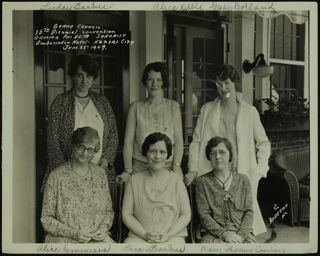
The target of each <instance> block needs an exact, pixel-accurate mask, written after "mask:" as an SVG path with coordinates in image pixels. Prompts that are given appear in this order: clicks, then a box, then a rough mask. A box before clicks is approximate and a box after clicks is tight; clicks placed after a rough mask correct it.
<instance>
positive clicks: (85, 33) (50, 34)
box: [34, 23, 134, 51]
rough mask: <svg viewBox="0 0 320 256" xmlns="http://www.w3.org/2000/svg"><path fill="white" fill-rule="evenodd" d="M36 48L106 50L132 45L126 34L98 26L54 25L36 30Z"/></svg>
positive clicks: (132, 42)
mask: <svg viewBox="0 0 320 256" xmlns="http://www.w3.org/2000/svg"><path fill="white" fill-rule="evenodd" d="M34 41H35V45H36V46H58V47H61V49H62V50H64V51H67V50H101V51H104V50H107V49H108V47H109V46H115V45H122V46H124V45H129V46H130V45H133V44H134V41H133V40H131V39H129V36H128V34H127V33H119V32H116V31H114V30H109V29H105V28H103V27H101V26H99V25H85V24H78V25H70V24H58V23H56V24H54V25H53V26H51V27H44V28H40V29H37V30H36V31H35V34H34Z"/></svg>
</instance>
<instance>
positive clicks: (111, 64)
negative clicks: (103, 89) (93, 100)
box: [103, 57, 118, 86]
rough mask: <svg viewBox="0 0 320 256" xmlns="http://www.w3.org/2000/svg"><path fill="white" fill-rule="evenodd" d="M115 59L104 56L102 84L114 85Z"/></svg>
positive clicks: (115, 73)
mask: <svg viewBox="0 0 320 256" xmlns="http://www.w3.org/2000/svg"><path fill="white" fill-rule="evenodd" d="M117 66H118V65H117V61H116V59H115V58H112V57H106V58H104V66H103V69H104V85H107V86H116V85H115V81H116V76H117Z"/></svg>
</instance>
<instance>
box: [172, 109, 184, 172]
mask: <svg viewBox="0 0 320 256" xmlns="http://www.w3.org/2000/svg"><path fill="white" fill-rule="evenodd" d="M173 120H174V122H173V125H174V152H173V166H172V169H173V171H175V172H176V173H177V174H179V175H182V170H181V167H180V165H181V161H182V156H183V136H182V119H181V112H180V107H179V104H176V105H175V109H174V114H173Z"/></svg>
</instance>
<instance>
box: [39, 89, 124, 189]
mask: <svg viewBox="0 0 320 256" xmlns="http://www.w3.org/2000/svg"><path fill="white" fill-rule="evenodd" d="M89 94H90V98H91V99H92V101H93V103H94V104H95V107H96V108H97V110H98V112H99V114H100V116H101V118H102V120H103V123H104V127H103V140H102V141H103V144H102V145H101V147H102V157H104V158H105V159H107V161H108V163H109V168H108V171H107V175H108V179H109V180H114V179H115V170H114V168H113V163H114V159H115V157H116V153H117V148H118V129H117V125H116V121H115V117H114V113H113V110H112V108H111V106H110V103H109V101H108V99H107V98H106V97H105V96H103V95H101V94H99V93H96V92H93V91H90V90H89ZM74 127H75V96H74V93H73V89H71V90H69V91H67V92H65V93H63V94H59V95H58V96H57V97H56V98H55V99H54V100H53V102H52V104H51V106H50V110H49V114H48V127H47V151H48V161H49V162H48V166H47V170H46V173H45V177H44V180H43V185H42V190H43V188H44V185H45V182H46V180H47V178H48V175H49V173H50V171H52V170H53V169H55V168H56V167H58V166H59V165H60V164H62V163H63V162H65V161H67V158H66V156H65V151H66V148H67V143H68V139H69V137H70V136H71V134H72V133H73V131H74ZM93 128H94V127H93Z"/></svg>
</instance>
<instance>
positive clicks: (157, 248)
mask: <svg viewBox="0 0 320 256" xmlns="http://www.w3.org/2000/svg"><path fill="white" fill-rule="evenodd" d="M185 249H186V248H185V245H181V246H178V245H174V246H173V245H172V244H168V245H157V244H153V245H151V246H148V247H140V246H137V245H126V246H125V247H124V248H123V250H124V251H126V252H164V253H170V252H179V253H181V252H185Z"/></svg>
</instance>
